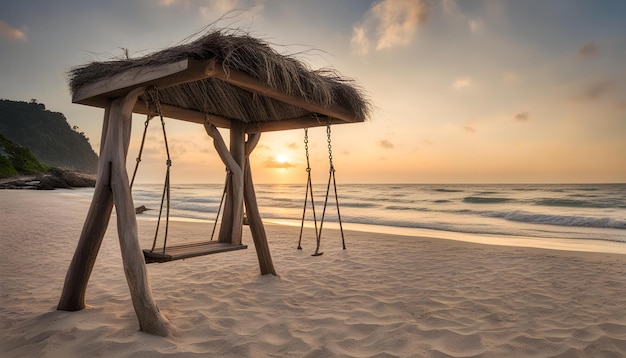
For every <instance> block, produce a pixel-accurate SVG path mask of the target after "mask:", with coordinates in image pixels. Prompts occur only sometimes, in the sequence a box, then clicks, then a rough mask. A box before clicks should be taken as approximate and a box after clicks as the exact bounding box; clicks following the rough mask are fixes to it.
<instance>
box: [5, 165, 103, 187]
mask: <svg viewBox="0 0 626 358" xmlns="http://www.w3.org/2000/svg"><path fill="white" fill-rule="evenodd" d="M95 186H96V177H95V176H94V175H90V174H84V173H80V172H75V171H71V170H67V169H59V168H52V169H49V170H48V171H46V172H45V173H40V174H38V175H37V176H36V177H28V176H23V177H15V178H8V179H2V180H1V181H0V189H37V190H53V189H56V188H84V187H90V188H93V187H95Z"/></svg>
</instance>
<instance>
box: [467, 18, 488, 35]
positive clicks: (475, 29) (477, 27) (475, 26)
mask: <svg viewBox="0 0 626 358" xmlns="http://www.w3.org/2000/svg"><path fill="white" fill-rule="evenodd" d="M467 23H468V25H469V27H470V30H471V31H472V33H473V34H477V33H479V32H480V31H481V30H482V29H483V27H485V23H484V22H483V21H482V20H478V19H474V20H468V21H467Z"/></svg>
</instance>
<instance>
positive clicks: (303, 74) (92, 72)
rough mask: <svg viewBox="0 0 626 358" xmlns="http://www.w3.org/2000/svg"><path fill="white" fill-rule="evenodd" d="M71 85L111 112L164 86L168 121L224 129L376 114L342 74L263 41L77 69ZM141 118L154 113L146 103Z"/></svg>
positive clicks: (231, 36) (195, 47)
mask: <svg viewBox="0 0 626 358" xmlns="http://www.w3.org/2000/svg"><path fill="white" fill-rule="evenodd" d="M69 79H70V87H71V90H72V94H73V101H74V102H77V103H83V104H88V105H94V106H99V107H103V106H104V105H105V103H106V100H107V99H108V98H111V97H115V96H119V95H121V94H123V93H125V92H127V91H128V90H129V89H132V88H133V87H139V86H147V87H149V88H152V86H156V89H157V91H158V98H159V100H160V103H161V105H162V108H163V109H164V114H165V115H166V116H168V117H173V118H178V119H183V120H188V121H193V122H201V121H202V120H203V119H204V118H205V116H209V117H211V118H216V121H217V122H218V124H221V126H224V127H227V126H228V123H229V121H232V120H237V121H240V122H243V123H247V124H248V127H247V129H248V130H250V129H254V128H255V127H256V128H258V131H264V130H277V129H290V128H291V127H293V128H301V127H308V126H313V125H315V123H316V122H317V123H318V125H325V124H327V123H328V122H329V121H332V122H333V123H341V122H362V121H364V120H365V119H366V118H367V117H368V115H369V111H370V104H369V101H368V100H367V99H366V98H365V96H364V93H363V91H362V90H361V88H360V87H358V86H357V85H356V84H355V83H354V81H352V80H349V79H345V78H343V77H341V76H340V75H339V74H338V73H337V72H336V71H334V70H329V69H322V70H312V69H310V68H309V67H308V66H307V65H306V64H305V63H303V62H301V61H299V60H297V59H296V58H294V57H292V56H286V55H281V54H279V53H278V52H277V51H275V50H274V49H272V48H271V47H270V46H269V45H268V44H267V43H265V42H263V41H261V40H259V39H257V38H254V37H251V36H249V35H247V34H243V35H242V34H236V33H225V32H223V31H214V32H209V33H207V34H206V35H204V36H202V37H200V38H198V39H196V40H194V41H192V42H189V43H186V44H182V45H178V46H174V47H171V48H167V49H164V50H161V51H158V52H155V53H153V54H149V55H146V56H143V57H140V58H133V59H120V60H114V61H105V62H93V63H90V64H87V65H84V66H80V67H76V68H74V69H72V70H71V71H70V73H69ZM150 98H155V95H154V93H153V94H152V95H144V96H142V99H143V100H144V101H148V105H149V106H150V107H152V106H151V105H150V103H149V102H150ZM135 111H136V112H146V111H148V110H147V109H146V108H145V104H144V103H138V105H137V107H135ZM284 121H287V122H289V123H286V124H283V125H279V126H276V125H275V123H274V122H284ZM268 122H272V123H274V124H272V123H268ZM252 131H253V130H252Z"/></svg>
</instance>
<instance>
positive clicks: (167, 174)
mask: <svg viewBox="0 0 626 358" xmlns="http://www.w3.org/2000/svg"><path fill="white" fill-rule="evenodd" d="M154 102H155V105H156V110H157V113H158V115H159V117H160V118H161V128H162V129H163V141H164V143H165V152H166V154H167V160H166V161H165V164H166V165H167V169H166V171H165V183H164V184H163V194H162V195H161V207H160V208H159V218H158V220H157V226H156V231H155V233H154V241H153V242H152V249H150V251H151V252H152V251H154V249H155V247H156V242H157V239H158V236H159V227H160V225H161V216H162V213H163V204H164V202H165V203H166V211H165V233H164V236H163V254H165V248H166V247H167V234H168V231H169V223H170V168H171V166H172V159H171V158H170V148H169V145H168V143H167V133H166V131H165V120H164V119H163V113H162V111H161V103H160V101H159V91H158V90H157V89H156V87H155V88H154Z"/></svg>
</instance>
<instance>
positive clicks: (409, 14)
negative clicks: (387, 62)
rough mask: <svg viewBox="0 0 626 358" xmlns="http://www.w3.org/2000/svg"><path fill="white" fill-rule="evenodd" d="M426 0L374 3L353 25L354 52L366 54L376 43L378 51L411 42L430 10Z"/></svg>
mask: <svg viewBox="0 0 626 358" xmlns="http://www.w3.org/2000/svg"><path fill="white" fill-rule="evenodd" d="M428 4H429V3H428V2H427V1H425V0H382V1H378V2H376V3H375V4H373V5H372V6H371V7H370V9H369V10H368V11H367V13H366V14H365V17H364V19H363V20H362V21H361V22H359V23H357V24H355V25H354V26H353V27H352V39H351V41H350V43H351V45H352V49H353V51H354V53H356V54H360V55H366V54H368V53H369V52H370V48H371V47H372V44H375V46H374V47H375V49H376V51H380V50H384V49H389V48H394V47H403V46H407V45H409V44H410V43H411V41H412V40H413V37H414V36H415V34H416V32H417V29H418V28H419V26H420V25H422V24H423V23H424V22H425V21H426V19H427V18H428V14H429V5H428Z"/></svg>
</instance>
